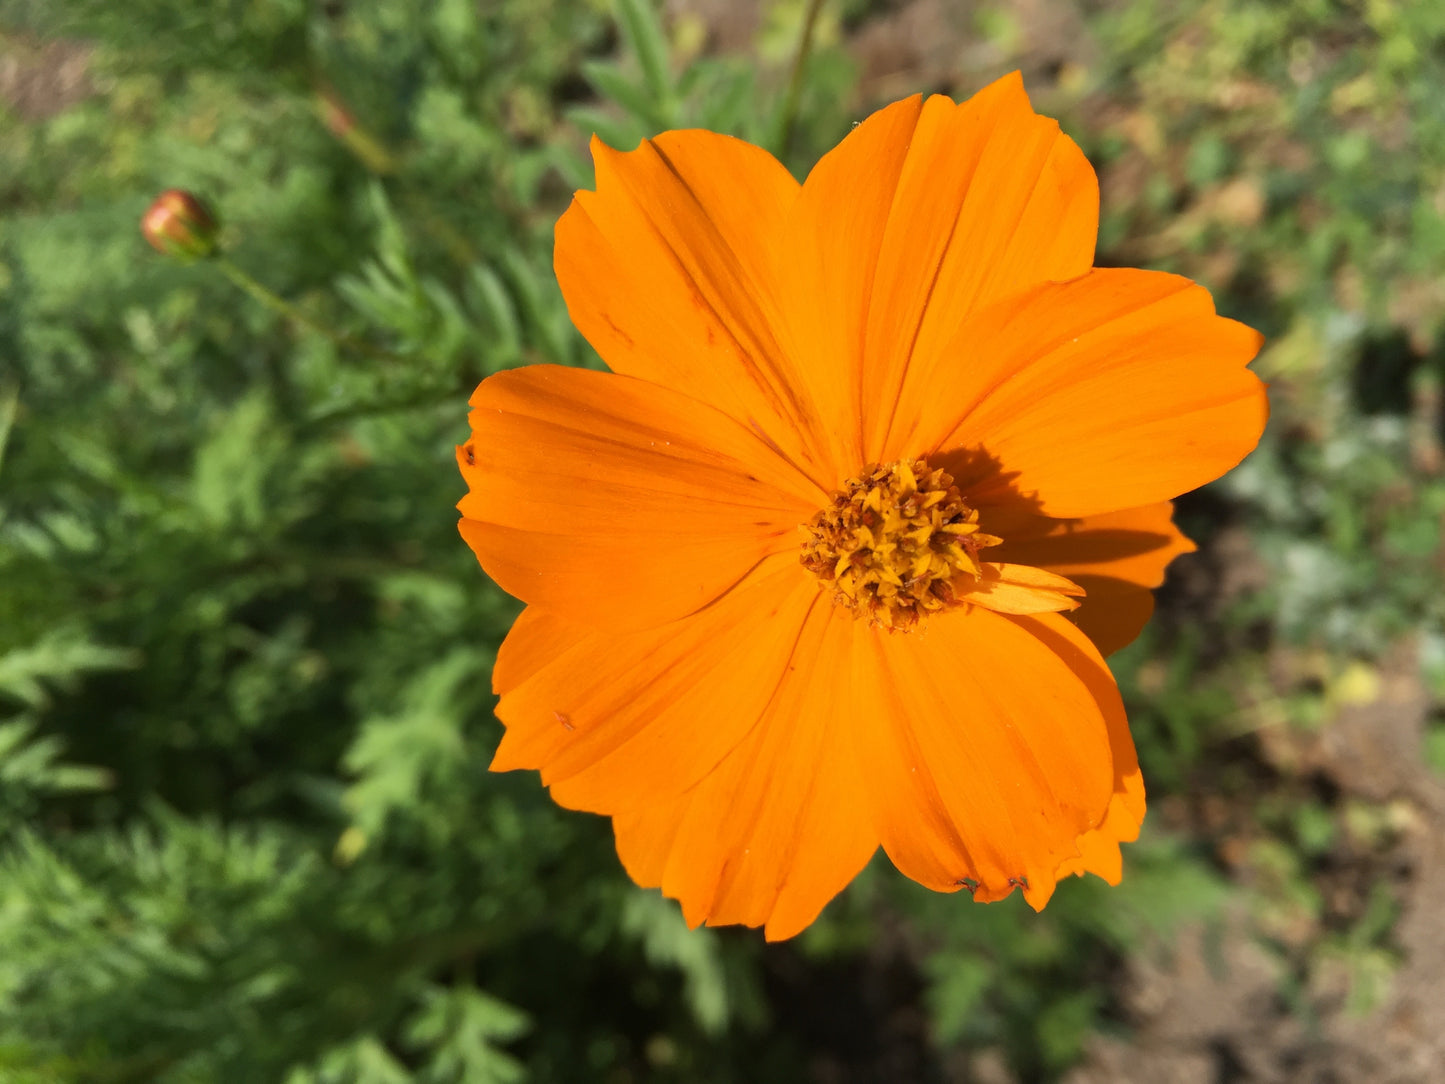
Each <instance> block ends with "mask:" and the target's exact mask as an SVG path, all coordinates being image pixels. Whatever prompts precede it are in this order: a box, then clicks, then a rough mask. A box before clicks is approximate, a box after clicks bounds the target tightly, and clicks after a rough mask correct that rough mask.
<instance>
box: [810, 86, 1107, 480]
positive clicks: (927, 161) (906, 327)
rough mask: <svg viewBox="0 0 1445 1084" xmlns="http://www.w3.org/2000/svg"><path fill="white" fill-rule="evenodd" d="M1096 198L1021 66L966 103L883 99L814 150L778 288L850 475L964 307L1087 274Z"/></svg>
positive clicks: (1084, 166)
mask: <svg viewBox="0 0 1445 1084" xmlns="http://www.w3.org/2000/svg"><path fill="white" fill-rule="evenodd" d="M1098 201H1099V195H1098V183H1097V181H1096V180H1095V177H1094V172H1093V169H1092V168H1091V167H1090V166H1089V163H1088V161H1087V160H1086V159H1085V158H1084V156H1083V154H1082V153H1081V152H1080V151H1079V149H1078V147H1077V146H1075V145H1074V143H1073V142H1072V141H1071V140H1070V139H1069V138H1068V137H1067V136H1064V135H1062V134H1061V133H1060V131H1059V126H1058V124H1057V123H1056V122H1055V121H1053V120H1050V119H1048V118H1045V117H1040V116H1038V115H1037V114H1035V113H1034V111H1033V109H1032V107H1031V106H1030V105H1029V100H1028V95H1027V94H1025V93H1024V89H1023V81H1022V79H1021V78H1020V77H1019V75H1018V73H1017V72H1015V73H1013V74H1012V75H1008V76H1005V77H1004V78H1002V79H1000V80H998V81H997V82H995V83H993V84H992V85H990V86H988V87H985V88H984V89H983V90H981V91H979V92H978V93H977V94H975V95H974V96H973V97H972V98H970V99H969V100H968V101H966V102H963V103H961V104H959V105H955V104H954V103H953V102H952V101H950V100H949V99H948V98H945V97H943V96H941V95H935V96H933V97H931V98H929V99H928V100H927V101H926V102H923V103H920V102H919V100H918V99H917V98H911V99H908V100H907V101H903V102H899V103H896V104H895V105H892V106H889V107H888V108H887V109H884V110H882V111H881V112H879V113H877V114H874V115H873V116H872V117H870V118H869V119H868V120H866V121H864V122H863V123H862V124H861V125H859V126H858V127H857V128H856V129H855V130H854V131H853V132H852V133H851V134H850V135H849V136H848V137H847V138H846V139H844V140H843V142H842V143H841V144H839V146H838V147H836V148H835V149H834V150H833V151H831V152H830V153H829V154H827V155H825V156H824V157H823V159H822V160H821V161H820V162H819V163H818V165H817V167H815V168H814V170H813V171H812V173H810V174H809V176H808V179H807V181H806V182H805V184H804V186H803V197H802V199H801V200H800V201H799V203H798V208H797V212H796V220H795V223H794V227H793V229H794V232H793V236H794V238H795V240H794V242H793V244H792V246H791V249H792V253H793V255H792V261H791V264H790V275H789V278H788V280H787V282H785V284H784V288H785V289H787V290H788V291H789V297H790V299H791V301H792V303H791V311H790V317H791V318H793V319H794V320H795V321H796V327H795V342H794V346H795V349H797V350H798V351H799V352H800V356H801V357H802V359H803V362H802V365H801V366H800V367H801V368H802V369H803V371H804V374H805V377H806V378H808V379H809V380H810V387H811V388H812V391H813V394H814V396H815V397H816V398H817V400H818V401H819V403H820V404H821V405H822V408H823V409H825V410H827V411H828V413H829V416H830V417H831V418H833V419H835V424H836V426H837V427H838V429H840V430H842V432H843V433H844V434H845V436H844V437H842V438H840V439H843V440H846V443H845V444H843V445H842V448H843V450H844V451H845V452H846V453H847V458H848V459H849V460H850V463H849V466H850V468H851V467H852V466H856V465H857V464H859V463H864V462H881V461H883V459H882V458H881V457H880V455H879V448H880V446H881V443H882V441H883V438H884V434H885V433H886V432H887V431H888V428H889V425H890V421H891V417H892V413H893V404H894V401H895V400H896V398H897V396H898V394H899V388H900V386H901V385H902V384H903V382H904V381H905V378H907V379H909V380H911V379H912V378H911V376H908V374H909V372H910V369H911V366H912V365H913V364H914V362H915V360H917V359H924V358H928V357H931V356H932V355H934V354H936V353H937V352H938V351H939V350H940V349H941V348H942V347H943V346H944V345H945V344H946V343H947V342H948V340H949V339H950V338H951V336H952V335H953V333H954V332H955V331H956V330H957V328H958V326H959V324H960V323H961V322H962V321H963V320H964V319H965V318H966V317H967V316H968V314H969V313H970V312H972V311H974V310H976V309H978V308H980V307H982V306H985V305H987V304H989V303H990V302H991V301H994V300H995V299H997V298H1000V297H1005V296H1007V295H1009V294H1012V293H1015V292H1017V291H1019V290H1021V289H1024V288H1026V287H1029V286H1032V285H1035V284H1037V283H1041V282H1046V281H1050V280H1060V279H1070V278H1073V277H1075V276H1078V275H1082V274H1083V273H1085V272H1086V271H1087V270H1088V269H1089V267H1090V266H1091V265H1092V263H1093V255H1094V240H1095V236H1096V234H1097V232H1098ZM830 384H831V385H832V387H831V390H830V387H829V385H830ZM855 397H856V398H855ZM860 420H861V430H859V429H858V425H859V422H860ZM845 426H847V428H846V429H845V428H844V427H845ZM855 432H856V436H855V435H854V434H855ZM895 458H896V457H895Z"/></svg>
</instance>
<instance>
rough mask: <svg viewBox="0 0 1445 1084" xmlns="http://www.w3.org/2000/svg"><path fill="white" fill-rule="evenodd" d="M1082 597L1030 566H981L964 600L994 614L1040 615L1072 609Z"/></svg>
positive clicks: (1061, 581)
mask: <svg viewBox="0 0 1445 1084" xmlns="http://www.w3.org/2000/svg"><path fill="white" fill-rule="evenodd" d="M1083 593H1084V589H1083V588H1082V587H1080V586H1079V585H1078V584H1076V583H1074V582H1073V581H1072V580H1069V579H1067V578H1066V577H1064V576H1060V575H1057V574H1055V573H1053V572H1049V571H1047V570H1045V569H1042V568H1035V567H1034V566H1033V565H1010V564H1000V563H997V562H985V563H984V565H983V575H982V576H981V577H980V578H979V579H977V580H976V581H974V583H973V586H972V587H970V588H969V591H968V594H967V595H966V596H965V598H966V599H967V600H968V601H969V602H970V603H972V604H973V605H975V606H983V607H984V608H986V609H989V610H993V611H994V612H995V613H1001V614H1040V613H1058V612H1059V611H1060V610H1073V609H1076V608H1077V607H1078V605H1079V596H1080V595H1082V594H1083Z"/></svg>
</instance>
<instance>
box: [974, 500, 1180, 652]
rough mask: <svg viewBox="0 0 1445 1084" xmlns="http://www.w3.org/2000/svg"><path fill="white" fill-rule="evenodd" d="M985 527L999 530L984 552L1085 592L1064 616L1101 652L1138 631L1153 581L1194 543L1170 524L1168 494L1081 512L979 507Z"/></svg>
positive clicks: (1150, 603)
mask: <svg viewBox="0 0 1445 1084" xmlns="http://www.w3.org/2000/svg"><path fill="white" fill-rule="evenodd" d="M982 511H983V515H984V521H985V523H986V524H987V525H988V529H989V530H990V531H993V532H995V533H997V534H999V535H1002V537H1003V542H1002V544H1000V545H998V546H996V547H994V548H993V549H991V550H989V554H990V556H993V555H997V556H998V557H1000V558H1002V559H1004V560H1007V561H1014V562H1017V563H1019V564H1026V565H1034V566H1037V567H1039V568H1043V569H1048V570H1049V571H1051V572H1055V573H1057V574H1059V575H1060V576H1066V577H1068V578H1069V579H1070V580H1072V581H1074V582H1075V583H1077V584H1078V585H1079V586H1080V587H1082V588H1083V589H1084V591H1085V592H1086V594H1085V597H1084V598H1083V599H1082V601H1081V604H1080V606H1079V608H1078V609H1077V610H1075V611H1074V612H1073V613H1071V614H1070V615H1069V620H1071V621H1073V622H1074V624H1076V625H1078V626H1079V627H1080V628H1081V629H1083V630H1084V633H1085V634H1086V635H1087V636H1088V637H1089V639H1091V640H1093V641H1094V644H1095V646H1096V647H1098V649H1099V651H1100V652H1102V653H1103V654H1105V655H1109V654H1112V653H1113V652H1115V651H1118V650H1119V649H1120V648H1121V647H1124V646H1125V645H1126V644H1128V643H1130V642H1132V641H1133V639H1134V638H1135V637H1136V636H1138V635H1139V630H1140V629H1142V628H1143V627H1144V623H1145V622H1146V621H1148V620H1149V615H1150V614H1151V613H1153V612H1154V596H1153V594H1152V593H1151V590H1150V589H1151V588H1154V587H1158V586H1159V585H1160V584H1161V583H1163V582H1164V570H1165V568H1166V567H1167V566H1168V564H1169V562H1170V561H1172V560H1173V559H1174V558H1175V557H1178V556H1179V555H1180V554H1182V553H1192V552H1193V551H1194V543H1193V542H1191V541H1189V539H1188V538H1186V537H1185V536H1184V534H1183V533H1182V532H1181V531H1180V530H1179V528H1178V527H1176V526H1175V525H1174V521H1173V511H1174V506H1173V504H1171V503H1170V502H1169V501H1163V502H1161V503H1159V504H1148V505H1144V506H1143V507H1141V508H1129V509H1125V510H1124V511H1122V512H1109V513H1105V514H1104V515H1098V516H1087V517H1085V518H1083V519H1050V518H1049V517H1047V516H1040V515H1037V514H1034V513H1032V512H1030V511H1028V510H1027V509H1026V508H1025V507H1024V506H1023V505H1021V504H1012V505H1002V506H999V507H997V508H985V509H983V510H982Z"/></svg>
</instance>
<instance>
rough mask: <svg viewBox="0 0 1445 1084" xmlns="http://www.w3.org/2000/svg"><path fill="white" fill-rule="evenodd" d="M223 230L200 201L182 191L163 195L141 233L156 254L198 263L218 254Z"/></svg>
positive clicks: (148, 213)
mask: <svg viewBox="0 0 1445 1084" xmlns="http://www.w3.org/2000/svg"><path fill="white" fill-rule="evenodd" d="M219 229H220V226H219V224H218V223H217V222H216V216H215V215H213V214H212V213H211V211H210V209H209V208H208V207H207V206H206V205H205V204H204V203H202V202H201V200H200V199H199V198H198V197H196V196H193V195H192V194H191V193H189V192H186V191H184V190H182V189H179V188H172V189H170V190H169V191H166V192H162V193H161V194H160V195H159V196H158V197H156V201H155V202H154V203H152V204H151V205H150V209H149V210H148V211H146V213H145V216H144V217H143V218H142V219H141V220H140V230H141V233H142V234H143V235H144V237H145V239H146V240H147V241H149V242H150V243H151V247H153V248H154V249H155V250H156V251H157V252H160V253H163V254H164V255H166V256H174V257H175V258H176V259H178V260H185V261H187V262H189V261H191V260H199V259H201V258H202V257H205V256H209V255H211V253H213V252H215V251H216V234H217V232H218V231H219Z"/></svg>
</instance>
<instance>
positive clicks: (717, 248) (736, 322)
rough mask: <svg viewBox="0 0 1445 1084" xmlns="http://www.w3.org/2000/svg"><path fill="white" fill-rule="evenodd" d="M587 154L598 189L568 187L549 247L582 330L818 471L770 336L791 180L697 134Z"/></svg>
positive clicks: (812, 420)
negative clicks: (572, 193) (568, 199)
mask: <svg viewBox="0 0 1445 1084" xmlns="http://www.w3.org/2000/svg"><path fill="white" fill-rule="evenodd" d="M592 156H593V161H594V163H595V164H596V168H597V191H595V192H586V191H583V192H578V193H577V194H576V197H575V198H574V199H573V201H572V205H571V207H569V208H568V209H567V212H566V214H564V215H563V216H562V218H561V220H560V221H559V222H558V223H557V243H556V250H555V255H554V264H555V268H556V272H557V281H558V283H559V284H560V285H561V288H562V293H563V296H564V297H565V298H566V300H567V309H568V312H569V313H570V314H571V316H572V321H573V323H575V324H576V325H577V328H578V330H580V331H581V332H582V334H583V335H584V336H586V338H587V340H588V342H590V343H591V344H592V345H593V346H594V347H595V348H596V350H597V352H598V353H599V354H600V355H601V356H602V360H603V361H605V362H606V363H607V365H608V367H609V368H611V369H612V370H613V372H616V373H623V374H627V375H630V376H637V377H641V378H642V379H645V380H650V381H654V382H656V383H658V384H662V385H665V386H667V387H670V388H674V389H676V390H678V391H680V392H683V393H685V394H686V395H689V396H691V397H692V398H694V399H697V400H699V401H701V402H705V403H709V404H712V405H713V406H715V407H717V408H718V409H719V410H722V411H724V412H725V413H727V414H728V415H730V416H731V417H733V418H735V419H736V420H737V421H739V422H740V423H741V424H742V425H743V426H744V427H749V428H757V429H758V430H759V431H762V432H766V433H768V434H769V435H770V437H771V439H773V440H774V441H776V442H777V443H778V446H779V447H780V449H782V451H783V453H784V454H785V455H787V456H788V458H789V459H791V460H793V461H794V462H797V463H798V464H799V465H800V467H801V468H802V469H804V470H805V471H807V472H809V473H810V474H813V475H815V476H817V477H820V478H821V477H823V475H824V474H826V473H828V472H827V471H820V470H819V468H818V466H817V464H816V462H815V459H816V455H817V452H816V450H815V448H814V444H815V443H822V442H823V441H824V439H825V438H824V436H823V435H822V426H821V423H820V422H819V420H818V419H817V418H816V417H815V416H814V415H813V414H812V412H811V407H810V405H809V404H808V402H807V401H806V398H805V397H804V396H803V395H802V394H801V392H800V390H799V381H798V379H797V377H796V373H795V371H794V363H793V361H792V359H791V357H790V355H789V353H788V352H787V351H786V350H785V349H784V348H783V347H782V346H781V345H780V342H779V338H780V331H779V329H780V327H781V325H782V316H781V310H780V301H779V297H780V292H779V286H778V282H779V278H780V276H781V275H782V273H783V271H784V269H785V267H786V250H785V249H784V247H783V242H784V231H785V228H786V224H787V220H788V214H789V212H790V210H791V208H792V206H793V203H794V202H795V201H796V199H797V195H798V192H799V187H798V183H797V181H795V180H794V179H793V178H792V176H791V175H790V174H789V173H788V171H787V170H786V169H784V168H783V166H782V165H781V164H780V163H779V162H778V161H777V160H776V159H774V158H773V157H772V155H770V154H768V153H767V152H766V151H764V150H762V149H760V148H758V147H754V146H752V145H750V144H748V143H744V142H742V141H741V140H737V139H733V138H731V137H729V136H723V135H716V134H714V133H712V132H704V131H678V132H666V133H664V134H662V135H660V136H658V137H657V138H656V139H649V140H644V141H643V142H642V143H641V144H640V145H639V146H638V148H637V149H636V150H634V151H630V152H626V153H624V152H620V151H616V150H613V149H612V148H611V147H608V146H606V145H605V144H604V143H602V142H601V141H600V140H597V139H594V140H593V141H592ZM825 484H829V485H830V484H831V483H825Z"/></svg>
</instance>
